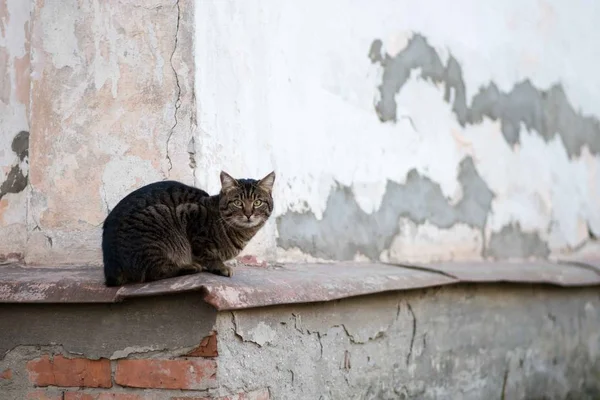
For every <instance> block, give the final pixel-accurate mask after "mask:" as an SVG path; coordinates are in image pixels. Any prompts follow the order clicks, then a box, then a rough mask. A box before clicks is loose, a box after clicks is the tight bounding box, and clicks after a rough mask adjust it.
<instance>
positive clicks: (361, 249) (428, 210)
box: [277, 158, 493, 260]
mask: <svg viewBox="0 0 600 400" xmlns="http://www.w3.org/2000/svg"><path fill="white" fill-rule="evenodd" d="M459 168H460V169H459V173H458V180H459V182H460V184H461V188H462V197H461V198H460V200H459V201H458V202H457V203H456V204H451V203H450V201H449V199H447V198H446V197H445V196H444V195H443V193H442V191H441V189H440V187H439V185H438V184H436V183H435V182H432V181H431V180H430V179H428V178H426V177H423V176H421V175H420V174H419V173H418V172H417V171H415V170H412V171H410V172H409V173H408V176H407V178H406V183H405V184H398V183H396V182H392V181H388V183H387V187H386V191H385V195H384V197H383V200H382V202H381V206H380V207H379V210H377V211H376V212H375V213H373V214H370V215H369V214H367V213H365V212H364V211H362V210H361V208H360V207H359V206H358V204H357V203H356V200H355V199H354V195H353V193H352V191H351V190H350V189H349V188H347V187H338V188H337V189H336V190H334V191H333V192H332V193H331V194H330V196H329V199H328V200H327V208H326V210H325V212H324V214H323V218H322V219H321V220H318V219H317V218H316V217H315V216H314V214H312V213H311V212H306V213H297V212H288V213H286V214H284V215H282V216H279V217H278V218H277V228H278V233H279V236H278V239H277V242H278V245H279V246H280V247H282V248H284V249H290V248H299V249H301V250H302V251H304V252H307V253H310V254H311V255H314V256H316V257H323V258H327V259H334V260H351V259H353V258H354V256H355V255H356V254H357V253H358V254H362V255H365V256H367V257H369V258H370V259H371V260H377V259H379V256H380V255H381V253H382V252H383V251H384V250H386V249H388V248H389V246H390V244H391V243H392V240H393V239H394V237H395V236H396V235H397V234H398V232H399V219H400V218H401V217H407V218H410V219H411V220H412V221H414V222H415V223H417V224H423V223H425V222H429V223H431V224H433V225H435V226H437V227H440V228H444V229H448V228H451V227H453V226H454V225H456V224H459V223H463V224H466V225H468V226H470V227H473V228H477V229H479V230H481V231H483V229H484V227H485V223H486V219H487V215H488V213H489V210H490V205H491V202H492V199H493V193H492V192H491V191H490V190H489V188H488V187H487V185H486V184H485V182H484V181H483V180H482V179H481V177H480V176H479V175H478V173H477V171H476V170H475V166H474V164H473V160H472V159H471V158H466V159H465V160H463V161H462V162H461V164H460V167H459Z"/></svg>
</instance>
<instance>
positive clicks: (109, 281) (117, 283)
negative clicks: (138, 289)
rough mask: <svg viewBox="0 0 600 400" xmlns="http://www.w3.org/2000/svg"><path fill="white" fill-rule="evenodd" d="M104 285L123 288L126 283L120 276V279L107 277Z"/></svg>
mask: <svg viewBox="0 0 600 400" xmlns="http://www.w3.org/2000/svg"><path fill="white" fill-rule="evenodd" d="M104 283H105V284H106V286H109V287H111V286H121V285H123V284H124V283H125V279H123V276H122V275H121V276H119V277H115V276H106V277H105V281H104Z"/></svg>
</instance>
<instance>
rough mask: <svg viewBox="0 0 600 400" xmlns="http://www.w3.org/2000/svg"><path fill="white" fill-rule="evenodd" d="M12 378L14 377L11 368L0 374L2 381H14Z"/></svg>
mask: <svg viewBox="0 0 600 400" xmlns="http://www.w3.org/2000/svg"><path fill="white" fill-rule="evenodd" d="M12 377H13V374H12V369H10V368H7V369H5V370H4V371H2V373H1V374H0V379H12Z"/></svg>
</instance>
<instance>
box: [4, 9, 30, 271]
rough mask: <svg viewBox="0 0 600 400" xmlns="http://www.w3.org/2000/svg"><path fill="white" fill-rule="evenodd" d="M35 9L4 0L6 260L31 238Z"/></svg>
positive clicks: (21, 251) (16, 255) (17, 255)
mask: <svg viewBox="0 0 600 400" xmlns="http://www.w3.org/2000/svg"><path fill="white" fill-rule="evenodd" d="M30 13H31V3H30V2H29V1H10V0H1V1H0V263H1V262H6V261H14V260H18V259H21V258H22V257H23V254H24V253H25V246H26V241H27V227H26V218H27V216H26V210H27V207H26V206H27V179H28V175H29V155H28V151H29V62H30V23H31V20H30Z"/></svg>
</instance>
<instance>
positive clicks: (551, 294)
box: [0, 285, 600, 400]
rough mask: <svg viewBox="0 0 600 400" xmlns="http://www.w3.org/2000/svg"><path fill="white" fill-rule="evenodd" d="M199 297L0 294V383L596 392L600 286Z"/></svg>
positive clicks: (196, 393) (144, 390)
mask: <svg viewBox="0 0 600 400" xmlns="http://www.w3.org/2000/svg"><path fill="white" fill-rule="evenodd" d="M523 304H527V307H523ZM208 307H209V306H208V305H206V304H205V303H203V301H202V296H201V295H199V294H198V293H190V294H186V295H179V296H162V297H161V298H155V299H152V298H144V299H137V300H133V301H128V302H125V303H124V304H116V305H112V306H110V307H109V306H107V305H103V304H98V305H92V304H90V305H80V304H71V305H67V304H63V305H57V306H48V305H43V304H42V305H17V306H15V305H14V304H10V305H7V306H6V307H0V316H1V317H2V321H3V323H4V324H8V326H10V327H11V328H12V331H13V333H12V335H11V337H12V338H14V339H16V341H15V340H11V342H10V345H9V346H6V344H7V343H6V340H4V341H2V343H1V344H2V349H1V351H0V397H1V398H2V399H3V400H4V399H6V400H10V399H24V398H30V399H49V398H50V399H71V400H74V399H81V400H83V399H85V400H93V399H97V400H100V399H107V398H111V399H121V400H141V399H156V400H158V399H161V400H162V399H171V400H177V399H185V398H188V399H190V398H196V399H215V398H216V399H221V400H226V399H229V400H234V399H236V400H241V399H248V400H251V399H254V400H267V399H269V398H271V399H286V400H287V399H289V400H292V399H310V400H312V399H314V400H317V399H323V400H325V399H465V400H468V399H485V398H490V399H515V400H517V399H532V398H539V399H541V398H544V399H552V400H554V399H556V400H558V399H560V400H563V399H581V400H586V399H589V400H592V399H594V400H595V399H598V398H599V397H600V379H599V378H600V313H599V310H600V296H599V294H598V290H597V288H588V289H581V288H579V289H565V288H562V289H559V288H553V287H548V286H546V287H540V286H538V287H532V286H526V285H521V286H507V285H503V286H498V285H470V286H467V285H459V286H452V287H445V288H440V289H429V290H418V291H410V292H395V293H388V294H375V295H370V296H363V297H360V298H351V299H344V300H340V301H334V302H329V303H318V304H307V305H302V304H299V305H294V306H278V307H268V308H260V309H249V310H240V311H234V312H221V313H215V311H214V310H212V309H209V308H208ZM152 310H154V313H152V312H150V311H152ZM19 311H20V312H19ZM150 315H152V316H153V317H155V318H151V319H148V317H149V316H150ZM36 317H37V318H36ZM86 322H87V323H88V326H89V328H88V329H87V330H86V329H84V326H85V324H86ZM65 326H69V327H73V329H69V330H68V331H65V329H64V327H65ZM211 329H214V330H215V331H216V332H214V333H212V334H209V332H210V330H211ZM207 334H208V336H206V335H207ZM19 339H20V340H19ZM5 350H9V351H8V352H7V353H6V354H5V353H4V351H5ZM27 393H28V394H29V397H26V394H27ZM237 394H242V395H239V396H238V395H237ZM244 396H246V397H244Z"/></svg>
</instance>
